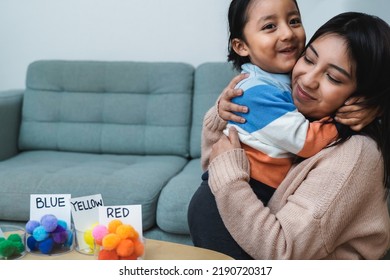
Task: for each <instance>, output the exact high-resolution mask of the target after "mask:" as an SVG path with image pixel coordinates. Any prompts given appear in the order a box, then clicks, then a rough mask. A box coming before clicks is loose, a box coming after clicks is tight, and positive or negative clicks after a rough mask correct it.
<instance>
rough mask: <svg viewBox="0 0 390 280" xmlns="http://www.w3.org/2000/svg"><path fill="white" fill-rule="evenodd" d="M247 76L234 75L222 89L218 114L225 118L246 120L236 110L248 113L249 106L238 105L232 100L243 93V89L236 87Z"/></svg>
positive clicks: (239, 121) (238, 120) (226, 119)
mask: <svg viewBox="0 0 390 280" xmlns="http://www.w3.org/2000/svg"><path fill="white" fill-rule="evenodd" d="M247 77H248V74H240V75H238V76H236V77H234V78H233V79H232V80H231V81H230V83H229V84H228V86H227V87H226V88H225V89H224V90H223V91H222V93H221V95H220V97H219V100H218V115H219V116H220V118H222V119H223V120H225V121H234V122H238V123H245V121H246V120H245V119H244V118H242V117H240V116H238V115H236V114H235V113H234V112H241V113H247V112H248V108H247V107H246V106H241V105H237V104H235V103H233V102H232V101H231V100H232V98H234V97H237V96H241V95H242V93H243V91H242V89H235V87H236V85H237V84H238V83H239V82H240V81H241V80H243V79H245V78H247Z"/></svg>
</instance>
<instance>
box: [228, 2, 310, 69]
mask: <svg viewBox="0 0 390 280" xmlns="http://www.w3.org/2000/svg"><path fill="white" fill-rule="evenodd" d="M247 16H248V22H247V24H246V25H245V27H244V37H245V40H238V39H234V40H233V41H232V46H233V48H234V50H235V51H236V52H237V53H238V54H239V55H241V56H249V58H250V60H251V62H252V63H253V64H255V65H257V66H259V67H260V68H261V69H263V70H265V71H268V72H272V73H288V72H290V71H291V70H292V68H293V67H294V65H295V63H296V61H297V60H298V58H299V57H300V55H301V53H302V51H303V49H304V46H305V41H306V35H305V30H304V28H303V25H302V22H301V16H300V14H299V11H298V8H297V7H296V5H295V3H294V1H292V0H254V1H253V2H252V3H251V4H250V5H249V7H248V15H247ZM244 41H245V42H244Z"/></svg>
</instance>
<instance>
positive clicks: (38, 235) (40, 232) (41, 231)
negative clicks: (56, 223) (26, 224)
mask: <svg viewBox="0 0 390 280" xmlns="http://www.w3.org/2000/svg"><path fill="white" fill-rule="evenodd" d="M33 236H34V238H35V240H36V241H42V240H45V239H46V238H47V237H48V236H49V233H48V232H47V231H46V230H45V228H44V227H43V226H38V227H36V228H35V229H34V231H33Z"/></svg>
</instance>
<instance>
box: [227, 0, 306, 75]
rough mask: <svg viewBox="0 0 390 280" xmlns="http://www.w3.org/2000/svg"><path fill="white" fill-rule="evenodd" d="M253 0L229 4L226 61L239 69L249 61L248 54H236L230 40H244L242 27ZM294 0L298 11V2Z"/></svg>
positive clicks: (233, 1)
mask: <svg viewBox="0 0 390 280" xmlns="http://www.w3.org/2000/svg"><path fill="white" fill-rule="evenodd" d="M253 1H254V0H232V2H231V3H230V6H229V12H228V21H229V42H228V56H227V57H228V61H229V62H230V61H231V62H232V63H233V66H234V68H236V69H237V70H238V71H240V70H241V65H243V64H245V63H248V62H250V60H249V57H248V56H240V55H238V54H237V53H236V52H235V51H234V50H233V48H232V44H231V43H232V40H233V39H235V38H237V39H240V40H243V41H244V42H245V36H244V27H245V25H246V23H247V21H248V7H249V6H250V4H251V3H252V2H253ZM292 1H294V3H295V5H296V6H297V9H298V11H299V7H298V3H297V1H296V0H292Z"/></svg>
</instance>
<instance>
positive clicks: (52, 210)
mask: <svg viewBox="0 0 390 280" xmlns="http://www.w3.org/2000/svg"><path fill="white" fill-rule="evenodd" d="M70 199H71V195H70V194H32V195H31V196H30V220H36V221H40V220H41V218H42V216H44V215H47V214H52V215H54V216H56V218H57V219H58V220H63V221H65V222H66V223H67V225H68V227H70V225H71V212H70Z"/></svg>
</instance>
